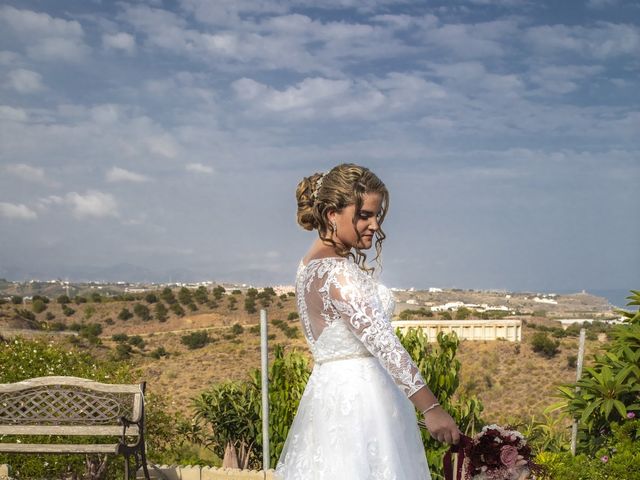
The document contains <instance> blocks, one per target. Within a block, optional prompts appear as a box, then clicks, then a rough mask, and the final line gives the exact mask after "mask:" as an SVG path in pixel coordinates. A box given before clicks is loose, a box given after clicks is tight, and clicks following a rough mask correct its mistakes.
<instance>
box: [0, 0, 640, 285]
mask: <svg viewBox="0 0 640 480" xmlns="http://www.w3.org/2000/svg"><path fill="white" fill-rule="evenodd" d="M639 73H640V2H638V1H627V0H584V1H562V2H558V1H555V0H553V1H533V0H464V1H463V0H451V1H432V0H423V1H408V0H323V1H312V0H291V1H284V0H215V1H208V0H175V1H168V0H138V1H106V0H105V1H98V0H95V1H89V0H87V1H82V2H78V1H64V0H57V1H55V2H51V1H45V0H41V1H37V0H22V1H12V0H8V1H7V0H4V1H3V2H2V5H0V232H1V233H0V277H4V278H7V279H10V280H27V279H41V280H46V279H53V278H63V279H69V280H75V281H83V280H123V281H127V280H129V281H157V282H167V281H202V280H214V281H215V280H217V281H234V282H240V283H250V284H254V285H268V284H291V283H293V280H294V277H295V271H296V267H297V265H298V262H299V261H300V258H301V257H302V256H303V255H304V254H305V252H306V250H307V249H308V247H309V246H310V244H311V243H312V241H313V240H314V238H315V236H314V234H313V233H311V232H306V231H304V230H302V229H301V228H300V227H299V226H298V225H297V224H296V220H295V214H296V202H295V195H294V192H295V188H296V185H297V183H298V182H299V181H300V180H301V179H302V178H303V177H304V176H309V175H311V174H312V173H314V172H322V171H326V170H328V169H330V168H331V167H332V166H334V165H336V164H339V163H343V162H353V163H358V164H361V165H364V166H367V167H368V168H370V169H371V170H372V171H374V172H375V173H376V174H377V175H378V176H379V177H380V178H381V179H382V180H383V181H384V182H385V184H386V185H387V187H388V189H389V191H390V210H389V214H388V217H387V219H386V220H385V223H384V225H383V228H384V230H385V233H386V235H387V239H386V240H385V244H384V249H383V258H382V273H381V279H382V281H383V282H384V283H386V284H387V285H389V286H393V287H399V288H408V287H415V288H427V287H445V288H452V287H455V288H476V289H507V290H513V291H525V290H533V291H581V290H582V289H586V290H587V291H589V290H591V289H631V288H634V289H638V288H640V268H639V267H640V248H638V245H639V244H638V238H640V215H639V214H638V205H640V203H639V201H638V198H639V196H638V185H639V181H640V94H639V93H638V92H640V75H639Z"/></svg>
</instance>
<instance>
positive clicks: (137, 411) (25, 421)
mask: <svg viewBox="0 0 640 480" xmlns="http://www.w3.org/2000/svg"><path fill="white" fill-rule="evenodd" d="M144 390H145V383H144V382H143V383H141V384H139V385H111V384H106V383H99V382H94V381H92V380H87V379H84V378H77V377H40V378H32V379H29V380H25V381H22V382H16V383H4V384H0V436H2V435H63V436H69V437H72V436H74V435H75V436H78V435H82V436H84V437H96V440H97V438H99V437H105V436H112V437H113V436H116V437H119V439H118V441H117V442H116V443H94V444H92V443H88V444H85V443H75V444H74V443H68V444H58V443H46V444H39V443H28V442H26V441H24V440H21V443H0V452H2V453H27V454H42V453H58V454H74V453H76V454H90V453H96V454H115V455H123V456H124V476H125V479H129V478H130V473H131V471H132V470H131V469H130V465H129V464H130V461H131V457H133V460H134V461H135V468H134V469H133V471H132V473H133V475H134V476H135V474H136V472H137V470H138V468H139V467H140V466H142V469H143V472H144V477H145V478H146V479H149V471H148V470H147V459H146V453H145V443H144ZM67 441H71V439H69V440H67Z"/></svg>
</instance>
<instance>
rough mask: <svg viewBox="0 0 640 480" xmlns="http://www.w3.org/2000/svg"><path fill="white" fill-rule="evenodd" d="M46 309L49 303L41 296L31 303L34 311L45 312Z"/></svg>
mask: <svg viewBox="0 0 640 480" xmlns="http://www.w3.org/2000/svg"><path fill="white" fill-rule="evenodd" d="M46 309H47V304H46V303H44V302H43V301H42V300H40V299H39V298H38V299H37V300H35V301H34V302H33V303H32V304H31V310H33V312H34V313H41V312H44V311H45V310H46Z"/></svg>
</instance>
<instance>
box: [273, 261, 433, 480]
mask: <svg viewBox="0 0 640 480" xmlns="http://www.w3.org/2000/svg"><path fill="white" fill-rule="evenodd" d="M296 295H297V301H298V309H299V311H300V320H301V322H302V326H303V330H304V333H305V336H306V338H307V341H308V343H309V346H310V348H311V352H312V354H313V358H314V367H313V371H312V373H311V376H310V377H309V381H308V383H307V386H306V388H305V391H304V394H303V395H302V399H301V401H300V405H299V407H298V412H297V413H296V416H295V419H294V420H293V424H292V425H291V428H290V430H289V434H288V437H287V440H286V442H285V444H284V447H283V450H282V454H281V456H280V459H279V460H278V464H277V466H276V478H277V479H279V480H430V479H431V475H430V474H429V468H428V466H427V460H426V457H425V452H424V447H423V445H422V441H421V438H420V432H419V430H418V426H417V423H416V416H415V409H414V406H413V404H412V403H411V402H410V400H409V399H408V397H410V396H411V395H413V394H414V393H415V392H417V391H418V390H419V389H420V388H422V387H423V386H424V385H425V384H424V380H423V379H422V377H421V375H420V373H419V371H418V369H417V367H416V366H415V363H414V362H413V361H412V360H411V357H410V356H409V354H408V353H407V351H406V350H405V349H404V348H403V347H402V344H401V343H400V341H399V339H398V337H397V336H396V335H395V333H394V331H393V329H392V327H391V323H390V318H391V315H392V313H393V308H394V303H393V298H392V296H391V293H390V292H389V290H388V289H386V288H385V287H384V286H382V285H380V284H377V283H376V282H375V281H374V280H373V279H372V278H371V277H370V276H369V275H368V274H366V273H365V272H363V271H362V270H361V269H360V268H359V267H358V266H357V265H356V264H355V263H354V262H353V261H351V260H349V259H345V258H341V257H328V258H319V259H315V260H311V261H309V263H308V264H307V265H304V264H303V263H302V262H301V263H300V266H299V267H298V273H297V276H296Z"/></svg>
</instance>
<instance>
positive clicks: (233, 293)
mask: <svg viewBox="0 0 640 480" xmlns="http://www.w3.org/2000/svg"><path fill="white" fill-rule="evenodd" d="M231 295H242V290H238V289H237V288H236V289H235V290H231Z"/></svg>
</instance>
